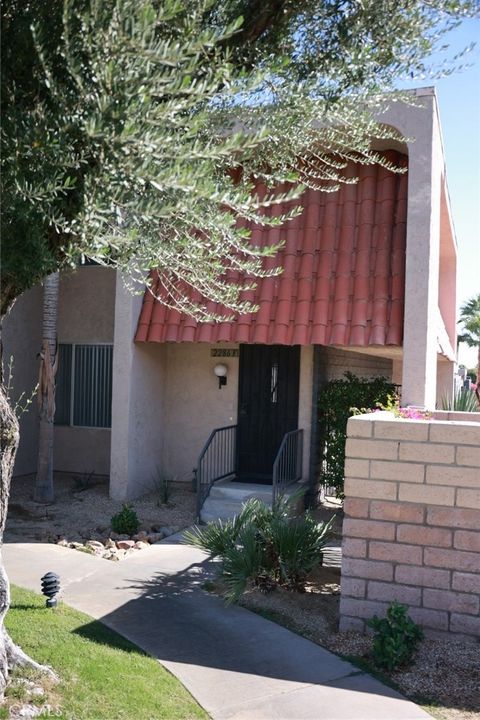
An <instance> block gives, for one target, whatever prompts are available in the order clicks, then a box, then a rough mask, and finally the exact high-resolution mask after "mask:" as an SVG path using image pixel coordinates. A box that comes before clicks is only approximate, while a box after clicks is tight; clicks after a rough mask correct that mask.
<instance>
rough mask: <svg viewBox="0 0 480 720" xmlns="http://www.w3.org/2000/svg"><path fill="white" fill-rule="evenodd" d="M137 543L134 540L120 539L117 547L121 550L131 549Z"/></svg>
mask: <svg viewBox="0 0 480 720" xmlns="http://www.w3.org/2000/svg"><path fill="white" fill-rule="evenodd" d="M134 545H135V541H134V540H119V541H118V542H117V548H118V549H119V550H130V548H132V547H133V546H134Z"/></svg>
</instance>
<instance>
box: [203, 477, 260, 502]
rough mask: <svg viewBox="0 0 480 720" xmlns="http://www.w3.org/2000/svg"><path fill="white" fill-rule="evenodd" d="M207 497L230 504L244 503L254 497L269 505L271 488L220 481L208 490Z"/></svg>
mask: <svg viewBox="0 0 480 720" xmlns="http://www.w3.org/2000/svg"><path fill="white" fill-rule="evenodd" d="M209 497H211V498H214V499H218V500H220V499H222V500H226V501H232V502H239V503H242V502H246V501H247V500H249V499H250V498H253V497H256V498H258V499H259V500H263V502H266V503H268V504H270V503H271V502H272V486H271V485H257V484H254V483H241V482H236V481H232V480H220V481H219V482H217V483H215V485H214V486H213V487H212V489H211V490H210V495H209Z"/></svg>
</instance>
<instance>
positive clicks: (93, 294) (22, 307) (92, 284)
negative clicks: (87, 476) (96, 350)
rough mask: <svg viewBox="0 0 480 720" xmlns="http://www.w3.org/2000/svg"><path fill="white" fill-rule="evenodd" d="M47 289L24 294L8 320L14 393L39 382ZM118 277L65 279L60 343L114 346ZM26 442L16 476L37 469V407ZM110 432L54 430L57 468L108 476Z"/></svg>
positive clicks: (89, 270)
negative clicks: (44, 295)
mask: <svg viewBox="0 0 480 720" xmlns="http://www.w3.org/2000/svg"><path fill="white" fill-rule="evenodd" d="M42 296H43V294H42V288H41V287H36V288H33V289H32V290H29V291H28V292H27V293H25V294H24V295H22V297H21V298H19V300H18V301H17V302H16V304H15V306H14V308H13V310H12V312H11V314H10V316H9V317H8V318H7V319H6V320H5V324H4V332H3V341H4V348H5V357H8V356H9V355H10V354H13V355H14V358H15V392H16V393H17V394H18V393H19V392H21V391H22V390H27V392H30V391H31V389H32V388H33V387H34V386H35V384H36V382H37V374H38V360H37V353H38V351H39V348H40V344H41V330H42ZM114 302H115V272H114V271H113V270H110V269H106V268H101V267H95V266H92V267H90V266H88V267H81V268H78V269H77V270H76V271H75V272H69V273H66V274H63V275H62V276H61V279H60V294H59V315H58V342H59V343H113V326H114ZM20 423H21V427H20V432H21V439H20V446H19V450H18V454H17V460H16V463H15V469H14V475H24V474H27V473H33V472H35V470H36V464H37V442H38V440H37V438H38V429H37V413H36V404H35V403H33V404H32V405H31V407H30V409H29V411H28V412H27V413H26V414H24V415H23V416H22V418H21V421H20ZM109 456H110V430H106V429H103V428H73V427H60V426H56V427H55V433H54V469H55V470H56V471H65V472H75V473H82V472H91V471H94V472H95V473H97V474H100V475H103V474H108V472H109V465H110V461H109Z"/></svg>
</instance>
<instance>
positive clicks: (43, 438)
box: [33, 272, 59, 503]
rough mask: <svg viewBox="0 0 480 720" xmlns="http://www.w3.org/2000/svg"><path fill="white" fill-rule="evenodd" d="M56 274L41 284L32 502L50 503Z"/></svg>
mask: <svg viewBox="0 0 480 720" xmlns="http://www.w3.org/2000/svg"><path fill="white" fill-rule="evenodd" d="M58 289H59V274H58V272H55V273H52V274H51V275H48V276H47V277H46V278H45V281H44V284H43V331H42V349H41V352H40V371H39V377H38V395H37V397H38V410H39V416H40V425H39V434H38V459H37V479H36V482H35V491H34V496H33V497H34V500H36V501H37V502H42V503H49V502H53V499H54V492H53V418H54V415H55V374H56V371H57V364H58V356H57V316H58Z"/></svg>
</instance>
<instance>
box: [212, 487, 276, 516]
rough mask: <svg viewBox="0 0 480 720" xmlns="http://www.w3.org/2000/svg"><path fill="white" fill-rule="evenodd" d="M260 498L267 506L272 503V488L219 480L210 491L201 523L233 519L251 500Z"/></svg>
mask: <svg viewBox="0 0 480 720" xmlns="http://www.w3.org/2000/svg"><path fill="white" fill-rule="evenodd" d="M254 497H256V498H258V499H259V500H262V501H263V502H264V503H266V504H267V505H271V503H272V486H271V485H255V484H253V483H241V482H236V481H235V480H219V481H218V482H216V483H215V485H214V486H213V487H212V489H211V490H210V494H209V496H208V497H207V499H206V500H205V502H204V504H203V508H202V510H201V513H200V520H201V522H204V523H207V522H212V521H215V520H227V519H228V518H233V517H234V516H235V515H238V513H239V512H240V511H241V509H242V505H243V504H244V503H245V502H247V500H249V499H250V498H254Z"/></svg>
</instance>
